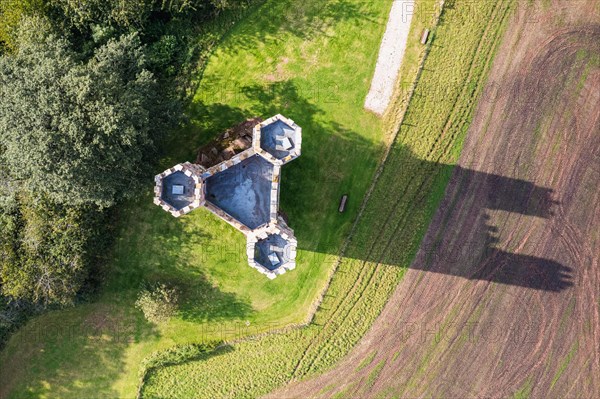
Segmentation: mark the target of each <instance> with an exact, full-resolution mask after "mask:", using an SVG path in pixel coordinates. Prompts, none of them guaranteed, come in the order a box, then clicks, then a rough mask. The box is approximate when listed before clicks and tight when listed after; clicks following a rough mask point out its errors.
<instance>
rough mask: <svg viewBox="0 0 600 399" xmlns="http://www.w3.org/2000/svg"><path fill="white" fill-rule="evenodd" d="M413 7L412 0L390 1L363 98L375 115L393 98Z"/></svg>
mask: <svg viewBox="0 0 600 399" xmlns="http://www.w3.org/2000/svg"><path fill="white" fill-rule="evenodd" d="M414 7H415V2H414V0H394V4H392V10H391V11H390V16H389V18H388V23H387V27H386V29H385V34H384V35H383V40H382V41H381V47H380V48H379V57H378V58H377V65H376V66H375V74H374V75H373V80H372V81H371V89H370V90H369V94H367V99H366V100H365V108H366V109H368V110H369V111H373V112H375V113H376V114H378V115H383V113H384V112H385V110H386V108H387V107H388V105H389V103H390V100H391V98H392V93H393V91H394V84H395V83H396V79H397V78H398V71H399V70H400V65H401V64H402V58H404V50H405V49H406V41H407V40H408V32H409V30H410V22H411V21H412V16H413V11H414Z"/></svg>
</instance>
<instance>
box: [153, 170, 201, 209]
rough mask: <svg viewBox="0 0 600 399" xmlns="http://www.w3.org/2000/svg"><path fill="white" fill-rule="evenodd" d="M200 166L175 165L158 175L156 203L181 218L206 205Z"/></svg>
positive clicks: (155, 194) (156, 178) (155, 193)
mask: <svg viewBox="0 0 600 399" xmlns="http://www.w3.org/2000/svg"><path fill="white" fill-rule="evenodd" d="M203 171H204V168H202V167H201V166H200V165H193V164H191V163H189V162H185V163H181V164H179V165H175V166H174V167H172V168H170V169H167V170H165V171H164V172H163V173H161V174H159V175H156V176H155V177H154V181H155V182H156V186H155V187H154V203H155V204H156V205H159V206H161V207H162V208H163V209H164V210H165V211H167V212H170V213H171V214H172V215H173V216H175V217H179V216H181V215H184V214H186V213H188V212H190V211H191V210H193V209H196V208H198V207H200V206H202V205H203V204H204V193H203V188H202V180H201V177H200V175H201V174H202V172H203Z"/></svg>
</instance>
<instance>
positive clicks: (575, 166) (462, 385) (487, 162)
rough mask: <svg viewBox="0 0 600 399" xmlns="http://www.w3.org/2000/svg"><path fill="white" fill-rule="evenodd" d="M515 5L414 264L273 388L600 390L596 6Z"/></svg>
mask: <svg viewBox="0 0 600 399" xmlns="http://www.w3.org/2000/svg"><path fill="white" fill-rule="evenodd" d="M519 11H521V12H517V13H516V15H515V17H514V18H513V19H512V20H511V22H510V25H509V27H508V29H507V33H506V36H505V37H504V39H503V42H502V45H501V47H500V49H499V52H498V55H497V57H496V60H495V62H494V65H493V67H492V71H491V75H490V79H489V82H488V85H487V88H486V91H485V95H484V99H483V101H481V102H480V104H479V106H478V109H477V111H476V114H475V119H474V121H473V124H472V125H471V128H470V130H469V133H468V137H467V141H466V143H465V147H464V149H463V152H462V156H461V159H460V162H459V166H460V167H458V168H456V170H455V172H454V175H453V178H452V180H451V182H450V185H449V187H448V189H447V191H446V196H445V199H444V201H443V203H442V205H441V207H440V209H439V210H438V212H437V214H436V216H435V218H434V220H433V223H432V225H431V226H430V228H429V230H428V233H427V235H426V237H425V240H424V242H423V244H422V246H421V250H420V251H419V254H418V255H417V259H416V260H415V262H414V264H413V265H412V267H411V270H409V271H408V272H407V274H406V275H405V277H404V279H403V281H402V283H401V284H400V285H399V287H398V288H397V290H396V292H395V293H394V295H393V297H392V298H391V300H390V301H389V303H388V304H387V306H386V308H385V310H384V311H383V313H382V315H381V316H380V317H379V319H378V320H377V321H376V323H375V325H374V326H373V328H372V329H371V331H370V332H369V333H368V334H367V335H366V336H365V337H364V338H363V339H362V341H361V342H360V343H359V345H358V346H357V347H356V348H355V349H354V350H353V351H352V352H351V353H350V355H348V356H347V357H346V358H344V359H343V360H342V362H341V363H340V364H339V365H338V367H336V368H335V369H333V370H331V371H329V372H327V373H326V374H324V375H322V376H319V377H316V378H313V379H309V380H307V381H303V382H300V383H294V384H291V385H289V386H288V387H286V388H285V389H282V390H280V391H277V392H275V393H273V394H272V395H271V396H272V397H276V398H291V397H294V398H296V397H298V398H306V397H331V396H335V395H340V397H344V398H347V397H360V398H365V397H402V398H413V397H441V398H476V397H477V398H480V397H489V398H499V397H507V396H511V395H513V394H515V393H517V392H520V393H523V394H529V397H532V398H571V397H573V398H575V397H577V398H593V397H598V395H599V393H600V270H599V267H600V264H599V263H600V260H599V254H600V90H599V89H598V88H599V87H600V61H599V58H600V15H599V14H598V12H599V10H598V6H597V4H596V2H595V1H594V0H591V1H587V2H586V1H571V2H566V1H553V2H552V4H550V5H548V6H542V5H541V4H540V5H538V6H536V7H535V12H534V13H531V12H529V13H527V12H522V11H523V9H522V8H521V7H520V8H519ZM365 359H367V361H365ZM361 363H362V367H359V365H361ZM365 364H366V366H365Z"/></svg>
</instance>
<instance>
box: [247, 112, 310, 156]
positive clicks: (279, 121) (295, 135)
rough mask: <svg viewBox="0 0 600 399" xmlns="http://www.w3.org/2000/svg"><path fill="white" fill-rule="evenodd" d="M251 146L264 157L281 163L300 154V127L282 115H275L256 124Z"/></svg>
mask: <svg viewBox="0 0 600 399" xmlns="http://www.w3.org/2000/svg"><path fill="white" fill-rule="evenodd" d="M252 146H253V148H254V150H255V151H256V152H257V153H259V154H260V155H262V156H263V157H264V158H265V159H267V160H269V161H271V162H273V163H274V164H277V165H283V164H285V163H288V162H289V161H291V160H293V159H295V158H297V157H298V156H299V155H300V150H301V146H302V128H300V126H298V125H296V123H294V121H293V120H291V119H288V118H286V117H285V116H283V115H279V114H278V115H275V116H273V117H271V118H269V119H267V120H266V121H264V122H262V123H260V124H258V125H256V127H255V128H254V136H253V139H252Z"/></svg>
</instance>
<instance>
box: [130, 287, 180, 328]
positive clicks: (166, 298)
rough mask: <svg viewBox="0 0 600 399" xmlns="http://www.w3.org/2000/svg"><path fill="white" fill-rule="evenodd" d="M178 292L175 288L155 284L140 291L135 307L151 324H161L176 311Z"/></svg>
mask: <svg viewBox="0 0 600 399" xmlns="http://www.w3.org/2000/svg"><path fill="white" fill-rule="evenodd" d="M177 302H178V292H177V290H176V289H175V288H173V287H169V286H167V285H165V284H161V283H157V284H154V285H152V286H150V287H147V288H144V289H143V290H142V291H140V293H139V295H138V299H137V301H136V302H135V307H136V308H138V309H139V310H141V311H142V312H143V313H144V317H145V318H146V320H148V321H149V322H151V323H156V324H159V323H162V322H165V321H167V320H169V318H171V317H172V316H173V315H174V314H175V312H176V311H177Z"/></svg>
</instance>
